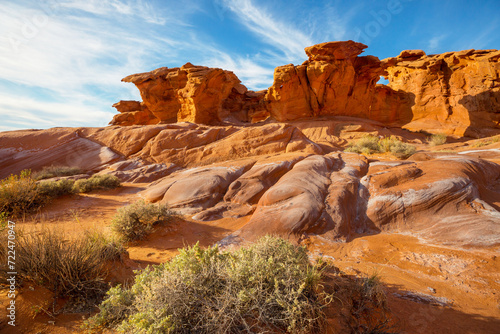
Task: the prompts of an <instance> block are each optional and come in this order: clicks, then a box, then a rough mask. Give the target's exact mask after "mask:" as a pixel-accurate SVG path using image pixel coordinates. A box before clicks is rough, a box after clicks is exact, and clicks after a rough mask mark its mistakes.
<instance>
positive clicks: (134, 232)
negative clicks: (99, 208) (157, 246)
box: [111, 201, 172, 241]
mask: <svg viewBox="0 0 500 334" xmlns="http://www.w3.org/2000/svg"><path fill="white" fill-rule="evenodd" d="M171 216H172V213H171V212H170V211H169V210H168V207H167V206H165V205H161V204H152V203H146V202H144V201H138V202H136V203H134V204H131V205H128V206H126V207H123V208H120V209H118V212H117V214H116V215H115V216H114V217H113V221H112V225H111V226H112V229H113V231H114V232H116V233H117V234H118V235H119V236H120V237H122V238H123V239H124V240H125V241H132V240H137V239H141V238H143V237H144V236H145V235H147V234H148V233H149V232H150V231H151V229H152V227H153V224H155V223H157V222H162V221H163V222H164V221H167V220H169V219H170V217H171Z"/></svg>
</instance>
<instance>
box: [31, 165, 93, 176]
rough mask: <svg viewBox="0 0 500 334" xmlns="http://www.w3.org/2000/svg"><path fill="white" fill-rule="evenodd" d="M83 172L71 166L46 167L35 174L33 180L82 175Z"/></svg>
mask: <svg viewBox="0 0 500 334" xmlns="http://www.w3.org/2000/svg"><path fill="white" fill-rule="evenodd" d="M82 173H83V171H82V170H81V169H80V168H79V167H69V166H54V165H52V166H45V167H43V169H42V170H41V171H38V172H34V173H33V178H34V179H35V180H43V179H50V178H53V177H56V176H71V175H77V174H82Z"/></svg>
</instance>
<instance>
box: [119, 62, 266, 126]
mask: <svg viewBox="0 0 500 334" xmlns="http://www.w3.org/2000/svg"><path fill="white" fill-rule="evenodd" d="M122 81H124V82H132V83H134V84H135V85H136V86H137V88H138V89H139V91H140V92H141V97H142V100H143V102H142V103H139V102H137V101H121V102H120V103H118V104H115V105H114V107H116V108H117V109H118V111H120V112H121V113H122V114H120V115H118V117H115V118H114V119H113V121H112V122H111V124H113V125H132V124H155V123H160V122H161V123H175V122H193V123H200V124H213V123H219V122H221V121H222V120H224V119H225V118H227V117H230V116H233V117H234V118H235V120H242V121H248V118H249V117H250V119H252V118H253V117H256V118H257V119H261V118H263V117H265V116H266V115H264V116H263V115H261V114H262V112H263V111H265V108H264V107H259V106H258V105H259V102H260V100H261V97H262V96H263V93H262V92H257V93H255V92H248V91H247V88H246V87H245V86H243V85H242V84H240V80H239V79H238V78H237V77H236V75H234V73H233V72H230V71H224V70H221V69H220V68H209V67H204V66H194V65H192V64H190V63H187V64H185V65H184V66H182V67H180V68H178V67H176V68H167V67H162V68H159V69H156V70H154V71H152V72H147V73H140V74H134V75H130V76H128V77H126V78H124V79H122ZM150 114H152V115H153V116H154V117H151V116H150ZM264 114H265V113H264ZM134 120H137V122H135V123H134Z"/></svg>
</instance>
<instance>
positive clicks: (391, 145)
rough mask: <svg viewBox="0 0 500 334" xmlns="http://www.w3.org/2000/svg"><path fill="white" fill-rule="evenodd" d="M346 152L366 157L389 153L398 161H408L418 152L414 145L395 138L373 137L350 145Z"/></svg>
mask: <svg viewBox="0 0 500 334" xmlns="http://www.w3.org/2000/svg"><path fill="white" fill-rule="evenodd" d="M345 151H346V152H354V153H360V154H366V155H369V154H374V153H383V152H388V153H391V154H392V155H394V156H395V157H397V158H398V159H407V158H409V157H410V156H411V155H413V154H414V153H415V152H416V148H415V146H413V145H410V144H407V143H403V142H402V141H401V140H399V139H398V138H397V137H395V136H390V137H386V138H382V139H380V138H378V137H376V136H373V135H367V136H364V137H362V138H360V139H358V140H357V141H355V142H354V143H351V144H349V146H348V147H347V148H346V149H345Z"/></svg>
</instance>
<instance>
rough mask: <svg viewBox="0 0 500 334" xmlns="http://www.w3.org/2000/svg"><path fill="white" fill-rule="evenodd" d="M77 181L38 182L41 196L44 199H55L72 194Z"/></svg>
mask: <svg viewBox="0 0 500 334" xmlns="http://www.w3.org/2000/svg"><path fill="white" fill-rule="evenodd" d="M74 184H75V181H73V180H65V179H63V180H58V181H40V182H38V192H39V195H40V196H42V197H44V198H55V197H59V196H64V195H68V194H72V193H73V192H74V191H73V186H74Z"/></svg>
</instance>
